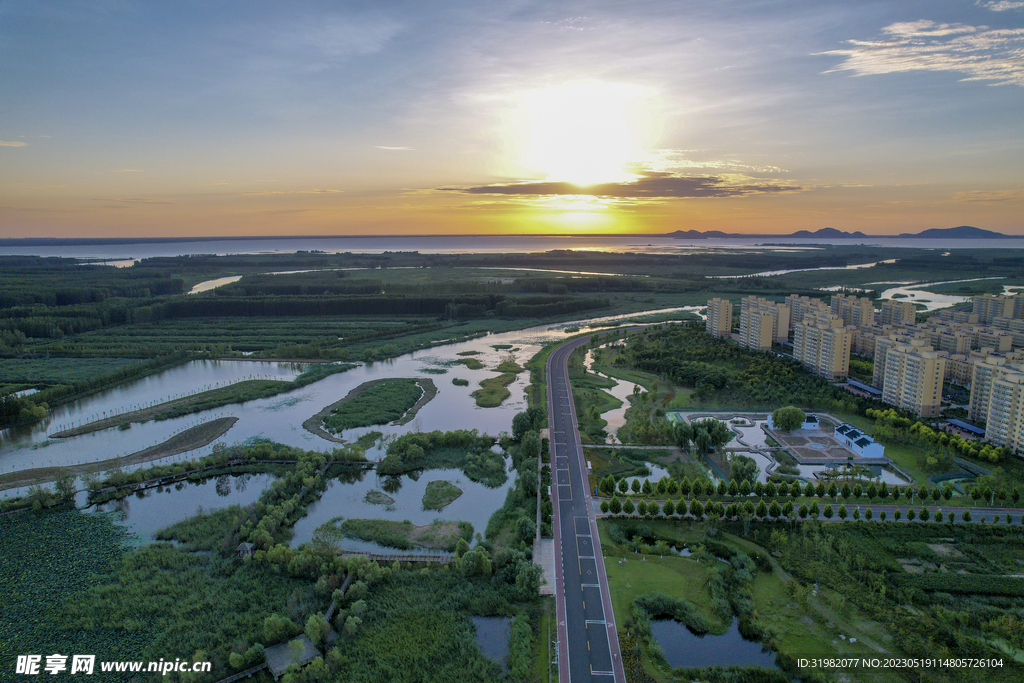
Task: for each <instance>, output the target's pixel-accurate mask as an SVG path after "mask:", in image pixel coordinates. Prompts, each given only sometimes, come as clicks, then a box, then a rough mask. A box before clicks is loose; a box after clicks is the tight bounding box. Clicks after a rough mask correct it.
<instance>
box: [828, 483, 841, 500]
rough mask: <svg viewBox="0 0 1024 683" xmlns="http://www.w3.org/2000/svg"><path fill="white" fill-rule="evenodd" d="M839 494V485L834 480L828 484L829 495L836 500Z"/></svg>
mask: <svg viewBox="0 0 1024 683" xmlns="http://www.w3.org/2000/svg"><path fill="white" fill-rule="evenodd" d="M838 495H839V487H838V486H836V483H835V482H834V481H833V482H829V485H828V497H829V498H831V499H832V500H835V499H836V496H838Z"/></svg>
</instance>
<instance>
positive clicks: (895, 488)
mask: <svg viewBox="0 0 1024 683" xmlns="http://www.w3.org/2000/svg"><path fill="white" fill-rule="evenodd" d="M901 493H902V492H901V491H900V487H899V486H896V485H895V484H894V485H893V487H892V501H893V502H894V503H895V502H896V501H898V500H899V499H900V495H901Z"/></svg>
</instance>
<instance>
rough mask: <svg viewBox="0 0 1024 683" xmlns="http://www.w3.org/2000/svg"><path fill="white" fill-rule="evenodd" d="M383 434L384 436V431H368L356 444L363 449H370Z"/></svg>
mask: <svg viewBox="0 0 1024 683" xmlns="http://www.w3.org/2000/svg"><path fill="white" fill-rule="evenodd" d="M382 436H384V432H366V433H365V434H363V435H361V436H360V437H359V438H358V439H356V445H357V446H359V447H360V448H362V449H363V450H370V449H371V448H373V446H374V444H376V443H377V442H378V441H380V438H381V437H382Z"/></svg>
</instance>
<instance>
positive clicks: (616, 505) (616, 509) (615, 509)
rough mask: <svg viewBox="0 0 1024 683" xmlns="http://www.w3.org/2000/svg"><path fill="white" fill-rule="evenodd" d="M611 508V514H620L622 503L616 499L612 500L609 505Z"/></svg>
mask: <svg viewBox="0 0 1024 683" xmlns="http://www.w3.org/2000/svg"><path fill="white" fill-rule="evenodd" d="M609 505H610V507H611V511H612V514H615V515H617V514H619V513H620V512H622V501H620V500H619V499H618V497H615V498H612V502H611V503H610V504H609Z"/></svg>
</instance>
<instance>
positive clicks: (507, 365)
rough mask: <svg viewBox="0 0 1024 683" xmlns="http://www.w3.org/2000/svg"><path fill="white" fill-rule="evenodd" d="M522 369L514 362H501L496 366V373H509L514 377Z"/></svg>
mask: <svg viewBox="0 0 1024 683" xmlns="http://www.w3.org/2000/svg"><path fill="white" fill-rule="evenodd" d="M524 369H525V368H523V367H522V366H521V365H519V363H517V362H515V361H514V360H503V361H501V363H499V364H498V372H511V373H512V374H514V375H518V374H519V373H520V372H522V371H523V370H524Z"/></svg>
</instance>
